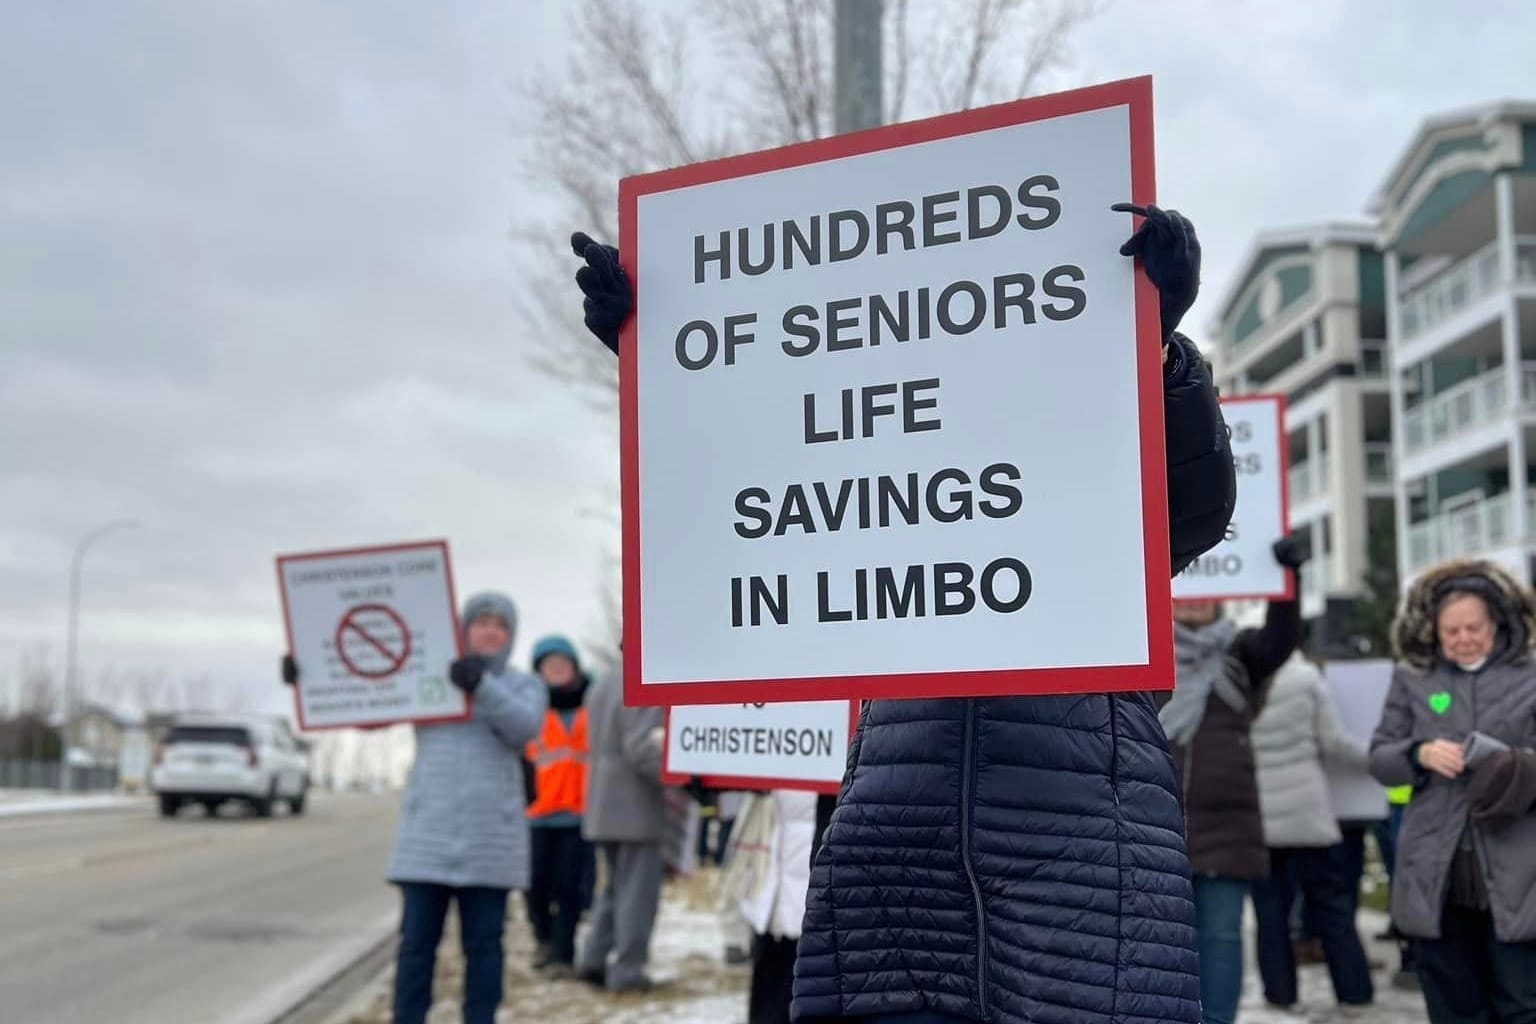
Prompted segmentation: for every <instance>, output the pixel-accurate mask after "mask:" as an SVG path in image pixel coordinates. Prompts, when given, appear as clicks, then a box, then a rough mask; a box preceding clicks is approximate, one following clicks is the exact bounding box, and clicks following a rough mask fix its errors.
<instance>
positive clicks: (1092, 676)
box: [619, 76, 1174, 707]
mask: <svg viewBox="0 0 1536 1024" xmlns="http://www.w3.org/2000/svg"><path fill="white" fill-rule="evenodd" d="M1121 106H1123V107H1126V108H1127V109H1128V113H1129V122H1130V136H1131V137H1130V158H1131V195H1130V197H1129V199H1130V201H1132V202H1136V203H1139V204H1142V205H1145V204H1148V203H1152V202H1155V201H1156V191H1157V189H1156V171H1155V167H1154V162H1153V160H1154V154H1153V125H1152V78H1151V76H1142V77H1139V78H1129V79H1124V80H1122V81H1117V82H1109V83H1106V84H1103V85H1096V86H1090V87H1089V88H1086V89H1075V90H1071V91H1069V92H1060V93H1055V94H1052V95H1047V96H1038V97H1034V98H1031V99H1023V100H1015V101H1013V102H1011V103H1001V104H998V105H996V106H990V107H980V108H977V109H974V110H966V111H961V112H959V113H956V114H946V115H942V116H940V117H933V118H928V119H926V120H921V121H909V122H905V123H903V124H895V125H888V126H885V127H882V128H872V129H869V130H868V131H862V132H853V133H850V134H846V135H836V136H832V137H829V138H824V139H816V140H813V141H810V142H802V143H797V144H795V145H791V146H784V147H781V148H779V149H771V150H764V151H762V152H757V153H747V154H744V155H742V156H735V157H727V158H725V159H722V160H712V161H707V162H704V163H698V164H690V165H688V166H686V167H679V168H675V169H673V170H668V171H657V172H655V173H652V174H644V175H637V176H633V177H628V178H624V179H622V180H621V181H620V182H619V251H620V254H621V257H622V258H624V259H625V263H624V269H625V271H626V273H628V274H629V277H630V280H631V282H633V284H634V287H635V300H636V304H637V306H638V304H640V303H643V302H644V301H645V299H644V290H643V288H642V287H641V286H642V284H643V282H642V280H641V276H642V275H640V274H639V273H638V271H637V268H636V266H635V262H634V239H635V237H636V229H637V223H638V205H639V199H640V197H641V196H645V195H652V194H655V193H658V192H669V191H673V190H676V189H680V188H688V187H691V186H695V185H702V184H708V183H710V182H716V181H722V180H725V179H728V178H738V177H745V176H747V175H753V174H762V173H766V172H771V171H779V170H786V169H788V168H791V167H799V166H803V165H806V164H812V163H819V162H822V161H827V160H838V159H842V158H845V157H851V156H859V155H862V154H865V153H872V152H877V151H880V150H886V149H895V148H898V147H902V146H910V145H914V144H917V143H924V142H935V141H938V140H941V139H948V138H955V137H958V136H962V135H970V134H974V133H977V132H983V131H991V130H994V129H998V128H1006V127H1012V126H1014V125H1019V124H1027V123H1030V122H1033V121H1044V120H1048V119H1050V118H1055V117H1064V116H1068V115H1071V114H1083V113H1087V112H1089V111H1094V110H1103V109H1107V108H1111V107H1121ZM1130 229H1131V222H1130V218H1129V216H1127V234H1129V232H1130ZM1136 264H1137V267H1138V268H1140V265H1141V260H1140V258H1139V257H1138V258H1137V260H1136ZM1135 306H1136V309H1135V316H1136V341H1137V343H1136V381H1137V397H1138V405H1139V409H1138V419H1139V421H1140V427H1141V476H1142V479H1141V495H1142V523H1143V530H1144V534H1145V542H1144V545H1143V546H1144V553H1145V558H1146V566H1145V577H1146V590H1147V595H1146V602H1147V604H1146V606H1147V660H1146V662H1144V663H1142V664H1136V665H1106V666H1091V667H1074V668H1038V669H994V670H979V671H959V672H914V673H882V674H879V675H840V676H805V677H791V678H781V679H771V678H770V679H744V680H717V681H707V682H672V683H666V682H651V683H643V682H642V681H641V655H642V651H641V645H642V642H643V641H642V637H641V628H640V623H641V616H642V614H643V609H642V607H641V587H640V569H641V556H642V553H641V550H640V479H639V466H640V433H639V403H638V365H637V331H638V327H637V324H638V319H639V318H638V316H631V317H630V318H629V320H628V321H627V322H626V323H625V325H624V327H623V329H622V331H621V332H620V338H619V344H620V346H621V347H620V353H621V358H620V359H619V435H620V437H619V445H620V460H619V461H620V465H619V475H620V491H621V507H622V513H623V609H624V625H623V644H622V650H623V658H624V703H625V704H626V705H629V706H632V707H635V706H649V707H654V706H667V705H684V704H730V703H738V702H748V703H751V702H757V701H764V702H767V701H803V700H841V699H849V700H860V699H865V700H867V699H880V698H898V699H899V698H921V697H984V696H1010V695H1035V694H1070V693H1115V692H1126V691H1134V690H1170V689H1172V688H1173V681H1174V671H1173V627H1172V621H1173V600H1172V596H1171V586H1172V584H1171V580H1170V578H1169V573H1168V568H1169V567H1168V544H1167V537H1168V494H1167V490H1168V485H1167V474H1166V468H1165V458H1164V440H1163V433H1164V432H1163V380H1162V365H1161V360H1160V358H1159V356H1158V353H1159V351H1160V341H1161V337H1162V328H1161V320H1160V313H1159V309H1158V298H1157V292H1156V289H1154V288H1153V286H1152V283H1151V282H1150V281H1149V280H1148V279H1147V276H1146V274H1145V273H1138V274H1136V277H1135Z"/></svg>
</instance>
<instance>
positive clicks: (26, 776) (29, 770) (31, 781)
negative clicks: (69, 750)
mask: <svg viewBox="0 0 1536 1024" xmlns="http://www.w3.org/2000/svg"><path fill="white" fill-rule="evenodd" d="M61 767H62V766H61V764H60V763H59V762H58V761H30V760H21V759H17V758H0V789H58V788H59V782H60V780H59V771H60V769H61ZM70 788H71V789H72V790H75V791H77V792H91V793H96V792H102V791H104V790H113V789H116V788H117V769H116V768H113V767H104V766H98V765H75V766H74V771H73V773H72V775H71V777H70Z"/></svg>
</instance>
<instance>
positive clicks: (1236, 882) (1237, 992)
mask: <svg viewBox="0 0 1536 1024" xmlns="http://www.w3.org/2000/svg"><path fill="white" fill-rule="evenodd" d="M1274 551H1275V559H1276V560H1277V561H1278V562H1279V563H1280V564H1281V565H1283V566H1285V567H1286V569H1287V570H1288V571H1295V569H1296V568H1298V567H1299V566H1300V565H1301V564H1302V561H1303V559H1302V558H1301V554H1300V550H1299V548H1298V547H1297V545H1296V543H1295V542H1294V541H1292V540H1290V539H1283V540H1280V541H1278V542H1276V544H1275V548H1274ZM1173 617H1174V631H1173V638H1174V651H1175V654H1176V656H1177V659H1178V684H1177V686H1176V687H1175V689H1174V691H1173V695H1172V697H1171V698H1169V699H1167V701H1166V702H1165V703H1164V704H1163V707H1162V710H1161V712H1160V713H1159V717H1160V718H1161V720H1162V723H1163V728H1164V730H1165V731H1166V732H1167V734H1168V743H1169V746H1170V747H1171V749H1172V751H1173V763H1174V766H1175V769H1176V771H1177V772H1178V778H1179V791H1180V793H1181V794H1182V796H1183V803H1184V818H1185V823H1186V824H1185V834H1186V836H1187V838H1188V842H1189V866H1190V870H1191V872H1192V873H1193V874H1194V894H1195V929H1196V932H1197V938H1198V941H1199V947H1200V1003H1201V1006H1202V1007H1203V1011H1204V1012H1203V1015H1202V1017H1201V1020H1202V1021H1204V1022H1205V1024H1231V1022H1232V1021H1233V1020H1234V1019H1235V1018H1236V1016H1237V1003H1238V998H1239V997H1240V996H1241V995H1242V989H1243V904H1244V902H1246V901H1247V899H1248V893H1249V889H1250V887H1251V885H1252V884H1253V883H1254V882H1260V881H1263V880H1264V879H1266V878H1268V877H1269V848H1268V847H1267V846H1266V845H1265V841H1264V817H1263V815H1262V814H1261V813H1260V811H1259V781H1258V768H1257V766H1256V765H1255V762H1254V757H1253V745H1252V742H1251V740H1250V737H1249V729H1250V727H1251V726H1252V725H1253V722H1254V719H1256V718H1258V716H1259V712H1261V711H1262V710H1263V709H1264V698H1265V696H1266V695H1267V694H1268V692H1269V686H1270V683H1271V682H1272V680H1273V678H1274V675H1275V673H1276V672H1277V671H1279V669H1280V667H1281V666H1282V665H1284V664H1285V663H1286V661H1287V660H1289V659H1290V656H1291V654H1292V653H1293V652H1294V651H1295V650H1296V643H1297V641H1298V640H1300V639H1301V610H1300V607H1299V606H1298V604H1297V602H1296V601H1295V600H1290V601H1271V602H1270V604H1269V610H1268V612H1267V613H1266V615H1265V620H1264V628H1263V629H1241V630H1240V629H1238V628H1237V626H1236V625H1235V624H1234V623H1233V622H1232V620H1230V619H1225V618H1222V615H1221V605H1220V604H1219V603H1218V602H1215V601H1179V602H1177V603H1176V604H1175V605H1174V612H1173Z"/></svg>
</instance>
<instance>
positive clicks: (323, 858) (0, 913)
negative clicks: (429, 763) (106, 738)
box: [0, 795, 396, 1024]
mask: <svg viewBox="0 0 1536 1024" xmlns="http://www.w3.org/2000/svg"><path fill="white" fill-rule="evenodd" d="M395 808H396V803H395V800H394V799H391V798H377V797H351V796H348V797H338V796H333V797H326V796H324V795H316V796H314V797H312V798H311V802H310V806H309V809H308V811H307V813H306V814H305V816H303V817H301V818H289V817H287V816H286V815H285V814H283V813H282V812H279V815H278V817H276V818H273V819H270V820H265V821H263V820H258V819H254V818H248V817H243V816H235V815H231V813H230V811H229V810H228V809H226V811H225V815H224V816H223V817H220V818H218V819H207V818H205V817H203V815H202V813H201V811H199V810H191V811H184V812H183V816H182V817H181V818H178V819H176V820H174V821H162V820H160V819H159V818H158V817H156V816H155V813H154V811H153V809H152V808H151V807H150V805H149V803H148V801H147V800H146V802H145V804H144V806H143V807H142V809H138V808H135V809H131V810H125V811H110V812H106V811H97V812H93V813H88V814H60V815H47V816H41V817H35V818H20V819H11V820H3V821H0V1018H3V1019H4V1020H6V1021H15V1022H17V1024H22V1022H25V1024H96V1022H98V1021H102V1022H105V1021H111V1022H112V1024H225V1022H229V1024H233V1022H237V1021H239V1022H250V1024H265V1021H267V1020H270V1019H271V1017H272V1016H273V1015H275V1013H276V1012H279V1011H280V1010H281V1009H282V1008H283V1006H284V1004H285V1003H288V1002H291V1001H292V1000H293V999H295V998H296V997H297V996H299V995H301V994H302V993H303V991H304V990H305V989H306V988H307V987H309V985H310V984H312V983H313V982H314V981H317V980H319V976H320V975H323V974H326V973H328V972H329V971H330V970H333V969H334V968H335V967H336V966H339V961H340V960H341V959H344V958H345V957H346V956H348V955H349V954H351V953H354V952H356V951H357V950H359V949H360V946H361V945H362V944H363V943H365V942H367V941H369V940H376V939H377V938H378V937H379V936H380V935H381V934H382V933H383V930H384V929H387V927H388V925H389V923H390V922H391V921H392V919H393V915H394V913H395V912H396V902H395V896H394V894H393V892H392V891H391V890H390V889H389V888H388V887H387V886H386V885H385V884H384V882H383V875H384V862H385V859H386V857H387V854H388V845H389V836H390V831H391V829H392V827H393V824H394V818H395Z"/></svg>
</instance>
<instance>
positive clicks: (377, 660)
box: [336, 604, 411, 679]
mask: <svg viewBox="0 0 1536 1024" xmlns="http://www.w3.org/2000/svg"><path fill="white" fill-rule="evenodd" d="M336 654H337V656H338V657H339V658H341V663H342V664H343V665H345V666H346V668H347V671H348V672H351V673H352V674H353V675H355V676H362V677H363V678H364V679H388V678H389V677H390V676H392V675H394V674H395V673H396V672H399V671H400V670H401V669H402V668H404V667H405V663H406V661H407V660H408V659H409V658H410V656H411V628H410V627H409V626H407V625H406V623H405V620H404V619H403V618H401V617H400V613H398V612H396V611H395V610H394V609H393V608H391V607H389V605H386V604H360V605H357V606H356V607H354V608H348V609H347V613H346V614H345V615H343V616H342V617H341V621H340V622H338V623H337V624H336Z"/></svg>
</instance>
